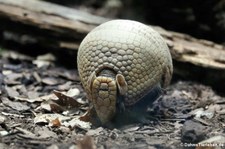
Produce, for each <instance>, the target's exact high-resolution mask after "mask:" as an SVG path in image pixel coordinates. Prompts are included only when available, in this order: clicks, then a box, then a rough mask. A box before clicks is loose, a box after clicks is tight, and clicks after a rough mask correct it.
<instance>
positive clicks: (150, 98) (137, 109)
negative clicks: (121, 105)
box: [113, 86, 163, 127]
mask: <svg viewBox="0 0 225 149" xmlns="http://www.w3.org/2000/svg"><path fill="white" fill-rule="evenodd" d="M162 93H163V90H162V89H161V87H160V86H155V87H154V88H153V89H152V90H151V92H150V93H149V94H148V95H146V96H145V97H144V98H143V99H141V100H140V101H139V102H138V103H136V104H135V105H133V106H132V107H129V108H127V109H125V111H124V112H122V113H120V112H117V113H116V116H115V118H114V121H113V123H114V125H115V127H121V126H123V125H126V124H130V123H142V124H146V123H151V122H152V121H154V120H156V118H154V117H153V116H151V115H149V112H147V109H148V107H150V106H151V105H152V103H153V102H154V101H156V100H157V99H158V98H160V97H161V95H162Z"/></svg>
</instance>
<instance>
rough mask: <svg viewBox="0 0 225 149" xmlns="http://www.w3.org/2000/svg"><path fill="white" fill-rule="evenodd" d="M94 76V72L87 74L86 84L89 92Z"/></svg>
mask: <svg viewBox="0 0 225 149" xmlns="http://www.w3.org/2000/svg"><path fill="white" fill-rule="evenodd" d="M95 78H96V73H95V72H92V74H91V75H90V76H89V78H88V81H87V85H88V90H89V91H90V92H91V88H92V83H93V81H94V80H95Z"/></svg>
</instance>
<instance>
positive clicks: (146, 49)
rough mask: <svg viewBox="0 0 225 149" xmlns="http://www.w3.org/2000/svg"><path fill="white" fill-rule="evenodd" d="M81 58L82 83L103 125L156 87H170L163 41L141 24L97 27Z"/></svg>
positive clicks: (114, 22)
mask: <svg viewBox="0 0 225 149" xmlns="http://www.w3.org/2000/svg"><path fill="white" fill-rule="evenodd" d="M77 56H78V57H77V65H78V72H79V76H80V79H81V83H82V85H83V87H84V90H85V91H86V92H87V97H88V99H89V101H90V103H91V104H92V105H93V107H94V109H95V111H96V113H97V116H98V117H99V119H100V121H101V122H102V123H103V124H104V123H107V122H109V121H110V120H111V119H112V118H113V117H114V115H115V113H116V112H117V111H118V108H120V107H123V108H126V107H129V106H133V105H135V104H136V103H137V102H138V101H139V100H141V99H142V97H144V96H145V95H147V94H148V93H149V92H150V91H151V90H152V89H153V88H154V87H155V86H157V85H160V87H162V88H164V87H166V86H167V85H168V84H169V83H170V80H171V77H172V72H173V65H172V58H171V54H170V51H169V48H168V47H167V44H166V43H165V41H164V40H163V38H162V37H161V36H160V34H159V33H158V32H156V31H155V30H154V29H153V28H151V27H149V26H147V25H145V24H142V23H140V22H137V21H131V20H112V21H108V22H106V23H103V24H101V25H99V26H97V27H96V28H95V29H93V30H92V31H91V32H90V33H88V35H87V36H86V37H85V38H84V39H83V41H82V42H81V44H80V47H79V49H78V54H77ZM149 100H151V99H149Z"/></svg>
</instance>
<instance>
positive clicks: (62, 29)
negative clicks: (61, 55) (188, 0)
mask: <svg viewBox="0 0 225 149" xmlns="http://www.w3.org/2000/svg"><path fill="white" fill-rule="evenodd" d="M108 20H109V19H107V18H102V17H98V16H94V15H91V14H88V13H85V12H81V11H79V10H75V9H71V8H67V7H64V6H59V5H56V4H51V3H48V2H44V1H37V0H16V1H15V0H0V22H1V23H0V32H2V36H3V39H4V40H14V41H15V42H17V43H20V44H24V45H26V44H33V45H41V46H42V47H46V48H55V49H69V50H74V51H75V52H76V50H77V49H78V47H79V44H80V42H81V40H82V39H83V38H84V37H85V35H86V34H87V33H88V32H90V31H91V30H92V29H93V28H94V27H96V26H97V25H99V24H101V23H103V22H106V21H108ZM152 27H153V28H154V29H155V30H157V31H158V32H159V33H160V34H161V35H162V36H163V37H164V38H165V40H166V42H167V44H168V46H169V47H170V50H171V53H172V57H173V60H174V66H175V75H178V76H180V77H182V78H185V79H195V80H199V81H201V82H205V83H207V84H211V85H214V86H216V87H221V88H224V87H225V47H224V46H222V45H219V44H216V43H214V42H211V41H206V40H201V39H196V38H193V37H191V36H189V35H186V34H181V33H176V32H171V31H167V30H165V29H163V28H160V27H154V26H152Z"/></svg>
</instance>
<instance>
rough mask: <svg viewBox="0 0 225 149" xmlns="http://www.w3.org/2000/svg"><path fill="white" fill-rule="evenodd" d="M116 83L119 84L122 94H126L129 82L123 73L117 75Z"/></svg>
mask: <svg viewBox="0 0 225 149" xmlns="http://www.w3.org/2000/svg"><path fill="white" fill-rule="evenodd" d="M116 84H117V86H118V89H119V93H120V95H126V92H127V82H126V80H125V78H124V76H123V75H121V74H117V75H116Z"/></svg>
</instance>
